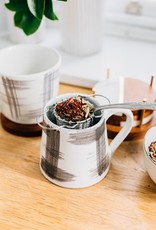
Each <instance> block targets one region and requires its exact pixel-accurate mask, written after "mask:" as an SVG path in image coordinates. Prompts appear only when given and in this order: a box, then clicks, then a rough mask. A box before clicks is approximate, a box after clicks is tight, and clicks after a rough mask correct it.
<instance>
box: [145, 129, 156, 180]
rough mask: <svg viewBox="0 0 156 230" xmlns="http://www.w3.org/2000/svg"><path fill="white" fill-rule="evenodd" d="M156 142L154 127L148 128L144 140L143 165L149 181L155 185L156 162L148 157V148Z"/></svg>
mask: <svg viewBox="0 0 156 230" xmlns="http://www.w3.org/2000/svg"><path fill="white" fill-rule="evenodd" d="M153 141H156V126H154V127H152V128H150V129H149V130H148V131H147V132H146V134H145V138H144V164H145V167H146V170H147V172H148V174H149V176H150V177H151V179H152V180H153V181H154V182H155V183H156V162H155V161H154V160H153V159H152V158H151V157H150V154H149V150H148V147H149V146H150V144H151V142H153Z"/></svg>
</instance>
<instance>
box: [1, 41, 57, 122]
mask: <svg viewBox="0 0 156 230" xmlns="http://www.w3.org/2000/svg"><path fill="white" fill-rule="evenodd" d="M60 65H61V56H60V54H59V53H58V52H57V51H56V50H53V49H51V48H48V47H45V46H42V45H38V44H19V45H14V46H11V47H8V48H4V49H2V50H0V99H1V101H0V104H1V113H2V114H3V115H4V116H5V117H6V118H7V119H9V120H10V121H12V122H15V123H17V124H25V125H31V124H37V122H36V117H37V116H38V115H39V114H41V112H42V111H43V108H44V106H45V104H46V103H47V101H48V100H50V99H51V98H53V97H55V96H57V93H58V85H59V74H58V72H59V69H60Z"/></svg>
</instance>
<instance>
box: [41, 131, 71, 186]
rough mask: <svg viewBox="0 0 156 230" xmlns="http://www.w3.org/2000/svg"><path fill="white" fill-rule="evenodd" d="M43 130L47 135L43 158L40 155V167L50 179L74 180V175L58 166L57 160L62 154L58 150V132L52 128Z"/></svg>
mask: <svg viewBox="0 0 156 230" xmlns="http://www.w3.org/2000/svg"><path fill="white" fill-rule="evenodd" d="M44 132H45V133H46V135H47V142H46V154H45V158H44V157H42V159H41V167H42V169H43V170H44V172H45V173H46V174H47V175H48V176H49V177H50V178H51V179H56V180H59V181H64V182H68V181H72V180H74V175H72V174H70V173H68V172H65V171H64V170H62V169H60V168H58V161H59V159H61V158H62V154H61V153H60V151H59V148H60V132H59V131H58V130H53V129H51V130H48V129H47V130H46V129H45V131H44ZM62 160H63V159H62Z"/></svg>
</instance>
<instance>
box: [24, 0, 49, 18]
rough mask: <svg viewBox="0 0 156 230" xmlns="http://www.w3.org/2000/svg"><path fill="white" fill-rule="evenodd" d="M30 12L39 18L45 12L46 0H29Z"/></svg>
mask: <svg viewBox="0 0 156 230" xmlns="http://www.w3.org/2000/svg"><path fill="white" fill-rule="evenodd" d="M27 3H28V7H29V10H30V12H31V13H32V14H33V15H34V16H35V17H36V18H38V19H39V20H41V19H42V17H43V14H44V7H45V0H27Z"/></svg>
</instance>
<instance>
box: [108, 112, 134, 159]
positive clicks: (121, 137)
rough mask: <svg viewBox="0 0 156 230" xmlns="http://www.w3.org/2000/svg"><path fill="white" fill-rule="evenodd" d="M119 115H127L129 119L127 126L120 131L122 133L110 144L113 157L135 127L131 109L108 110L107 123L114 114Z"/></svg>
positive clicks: (126, 122)
mask: <svg viewBox="0 0 156 230" xmlns="http://www.w3.org/2000/svg"><path fill="white" fill-rule="evenodd" d="M117 113H123V114H125V115H126V117H127V119H126V121H125V124H124V126H123V128H122V129H121V130H120V132H119V133H118V134H117V135H116V136H115V137H114V139H113V140H112V141H111V143H110V144H109V148H110V155H111V157H112V156H113V154H114V152H115V150H116V149H117V148H118V147H119V145H120V144H121V142H122V141H123V140H124V139H125V138H126V136H127V135H128V134H129V132H130V131H131V128H132V126H133V120H134V119H133V113H132V112H131V110H129V109H113V110H108V113H107V114H106V118H105V119H106V121H107V120H108V118H109V117H110V116H112V115H114V114H117Z"/></svg>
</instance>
